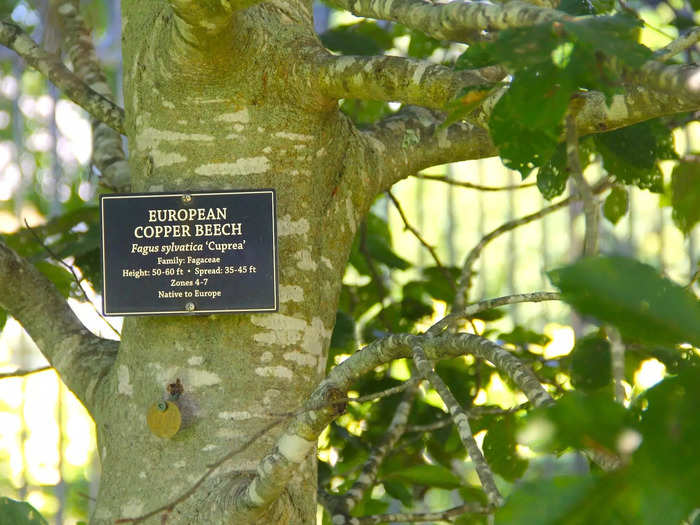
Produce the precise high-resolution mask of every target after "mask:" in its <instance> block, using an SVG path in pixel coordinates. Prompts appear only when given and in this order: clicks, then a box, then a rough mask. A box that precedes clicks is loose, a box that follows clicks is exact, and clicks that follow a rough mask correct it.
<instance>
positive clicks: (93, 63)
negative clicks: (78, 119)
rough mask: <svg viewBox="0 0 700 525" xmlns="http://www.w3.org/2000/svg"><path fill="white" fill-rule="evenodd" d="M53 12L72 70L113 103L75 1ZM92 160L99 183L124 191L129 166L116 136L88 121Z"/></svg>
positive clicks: (68, 0) (67, 0)
mask: <svg viewBox="0 0 700 525" xmlns="http://www.w3.org/2000/svg"><path fill="white" fill-rule="evenodd" d="M57 12H58V14H59V17H60V21H61V24H62V26H63V33H64V41H65V47H66V51H67V53H68V56H69V57H70V60H71V62H72V64H73V70H74V72H75V74H76V76H78V77H79V78H80V79H81V80H83V82H85V83H86V84H87V85H88V86H89V87H90V88H92V89H93V90H95V91H96V92H97V93H99V94H100V95H102V96H103V97H105V98H107V99H110V100H113V99H114V94H113V93H112V90H111V89H110V87H109V85H108V84H107V78H106V77H105V75H104V73H103V72H102V69H101V68H100V64H99V61H98V59H97V54H96V53H95V46H94V44H93V41H92V37H91V35H90V31H89V30H88V28H87V27H86V25H85V21H84V20H83V18H82V17H81V16H80V14H79V12H78V8H77V2H76V1H75V0H62V1H60V2H58V4H57ZM92 144H93V146H92V159H93V162H94V163H95V166H96V167H97V169H98V170H100V173H101V175H102V178H101V182H102V183H103V184H104V185H105V186H107V187H109V188H111V189H113V190H116V191H128V189H129V185H130V174H129V165H128V162H127V161H126V155H125V154H124V150H123V148H122V139H121V136H120V135H119V133H117V132H116V131H114V130H113V129H111V128H110V127H109V126H107V125H106V124H104V123H103V122H101V121H99V120H97V119H94V118H93V119H92Z"/></svg>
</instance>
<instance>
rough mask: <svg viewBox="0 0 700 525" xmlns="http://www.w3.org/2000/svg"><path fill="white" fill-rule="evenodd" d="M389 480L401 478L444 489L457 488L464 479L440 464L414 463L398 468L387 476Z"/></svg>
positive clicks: (408, 481) (417, 483)
mask: <svg viewBox="0 0 700 525" xmlns="http://www.w3.org/2000/svg"><path fill="white" fill-rule="evenodd" d="M386 477H387V479H389V480H399V481H403V482H405V483H413V484H416V485H427V486H429V487H439V488H442V489H456V488H457V487H459V486H461V485H462V480H461V479H460V478H458V477H457V476H456V475H455V474H454V473H453V472H452V471H450V470H448V469H447V468H445V467H443V466H440V465H427V464H423V465H414V466H411V467H408V468H405V469H402V470H397V471H395V472H392V473H391V474H389V475H387V476H386Z"/></svg>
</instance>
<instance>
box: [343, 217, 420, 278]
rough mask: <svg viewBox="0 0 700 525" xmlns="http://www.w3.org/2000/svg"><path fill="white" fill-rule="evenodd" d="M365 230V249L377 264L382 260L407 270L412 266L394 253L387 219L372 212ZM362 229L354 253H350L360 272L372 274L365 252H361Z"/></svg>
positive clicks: (364, 227)
mask: <svg viewBox="0 0 700 525" xmlns="http://www.w3.org/2000/svg"><path fill="white" fill-rule="evenodd" d="M362 228H363V230H364V250H365V251H366V253H367V255H369V257H371V258H372V259H373V260H374V262H375V264H376V263H378V262H380V263H383V264H385V265H387V266H388V267H389V268H397V269H399V270H406V269H408V268H410V266H411V265H410V263H409V262H408V261H406V260H404V259H402V258H401V257H399V256H398V255H396V253H394V252H393V251H392V249H391V234H390V233H389V227H388V225H387V223H386V220H384V219H382V218H381V217H378V216H377V215H375V214H373V213H370V214H369V215H367V218H366V219H365V224H364V226H363V227H362ZM362 240H363V239H362V231H361V232H359V233H358V235H357V236H356V237H355V242H354V244H353V248H352V253H351V254H350V262H351V263H352V265H353V266H354V267H355V268H356V269H357V271H358V272H360V273H361V274H364V275H370V276H372V272H371V271H370V269H369V267H368V265H367V261H366V260H365V254H364V253H362V252H361V249H360V243H361V242H362Z"/></svg>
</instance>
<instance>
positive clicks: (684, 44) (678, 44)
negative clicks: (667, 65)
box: [654, 27, 700, 61]
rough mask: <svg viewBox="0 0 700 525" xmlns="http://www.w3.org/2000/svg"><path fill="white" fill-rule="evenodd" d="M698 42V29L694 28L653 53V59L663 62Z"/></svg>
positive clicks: (699, 28) (699, 39) (699, 32)
mask: <svg viewBox="0 0 700 525" xmlns="http://www.w3.org/2000/svg"><path fill="white" fill-rule="evenodd" d="M698 41H700V27H694V28H692V29H690V30H689V31H688V32H686V33H684V34H682V35H681V36H679V37H678V38H676V39H675V40H674V41H673V42H671V43H669V44H667V45H666V46H664V47H662V48H661V49H657V50H656V51H655V52H654V59H656V60H660V61H664V60H668V59H669V58H672V57H674V56H676V55H677V54H678V53H682V52H683V51H685V50H686V49H690V48H691V47H693V46H694V45H695V44H697V43H698Z"/></svg>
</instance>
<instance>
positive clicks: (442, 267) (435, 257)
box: [386, 191, 455, 289]
mask: <svg viewBox="0 0 700 525" xmlns="http://www.w3.org/2000/svg"><path fill="white" fill-rule="evenodd" d="M386 194H387V196H388V197H389V199H391V202H392V203H393V204H394V207H395V208H396V211H397V212H399V216H400V217H401V220H402V221H403V226H404V230H408V231H410V232H411V233H412V234H413V236H414V237H415V238H416V239H417V240H418V242H419V243H421V244H422V245H423V247H425V249H426V250H428V252H430V256H431V257H432V258H433V261H435V264H436V266H437V267H438V269H439V270H440V273H441V274H442V275H443V277H444V278H445V279H447V282H448V283H450V285H451V286H452V288H453V289H454V288H455V283H454V282H453V280H452V277H451V276H450V274H449V273H448V272H447V270H446V269H445V265H443V264H442V262H441V261H440V257H438V254H437V252H436V251H435V248H433V247H432V246H431V245H430V244H428V242H427V241H426V240H425V239H424V238H423V236H422V235H421V233H420V232H419V231H418V230H417V229H416V228H415V227H414V226H412V225H411V223H410V222H408V218H407V217H406V214H405V213H404V211H403V208H402V207H401V203H400V202H399V201H398V200H397V199H396V197H395V196H394V194H393V193H391V191H387V192H386Z"/></svg>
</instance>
